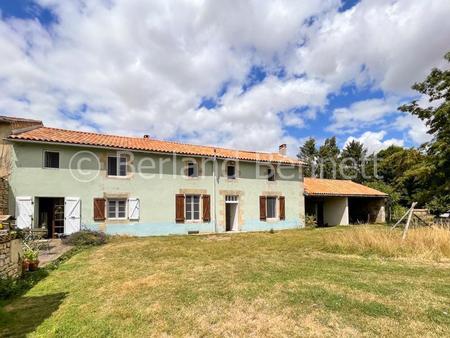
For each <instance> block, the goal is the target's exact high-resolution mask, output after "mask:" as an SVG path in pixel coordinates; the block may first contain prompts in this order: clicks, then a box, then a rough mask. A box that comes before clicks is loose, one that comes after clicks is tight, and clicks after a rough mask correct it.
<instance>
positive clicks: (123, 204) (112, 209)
mask: <svg viewBox="0 0 450 338" xmlns="http://www.w3.org/2000/svg"><path fill="white" fill-rule="evenodd" d="M126 209H127V200H125V199H110V200H108V218H109V219H125V218H126V215H127V213H126Z"/></svg>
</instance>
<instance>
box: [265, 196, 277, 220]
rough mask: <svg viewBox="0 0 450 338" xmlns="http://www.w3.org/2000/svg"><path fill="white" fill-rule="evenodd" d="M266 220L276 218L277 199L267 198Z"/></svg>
mask: <svg viewBox="0 0 450 338" xmlns="http://www.w3.org/2000/svg"><path fill="white" fill-rule="evenodd" d="M266 203H267V218H277V198H276V197H267V198H266Z"/></svg>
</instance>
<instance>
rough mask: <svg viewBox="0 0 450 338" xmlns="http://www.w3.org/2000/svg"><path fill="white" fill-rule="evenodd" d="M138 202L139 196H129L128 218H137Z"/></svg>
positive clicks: (136, 219)
mask: <svg viewBox="0 0 450 338" xmlns="http://www.w3.org/2000/svg"><path fill="white" fill-rule="evenodd" d="M140 209H141V206H140V202H139V198H129V199H128V219H129V220H133V221H138V220H139V213H140Z"/></svg>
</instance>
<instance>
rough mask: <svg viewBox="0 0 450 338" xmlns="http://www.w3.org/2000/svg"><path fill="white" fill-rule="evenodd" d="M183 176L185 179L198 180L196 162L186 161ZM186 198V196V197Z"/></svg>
mask: <svg viewBox="0 0 450 338" xmlns="http://www.w3.org/2000/svg"><path fill="white" fill-rule="evenodd" d="M185 168H186V170H185V175H186V177H187V178H198V162H197V161H192V160H189V161H186V166H185ZM190 169H192V175H189V170H190ZM186 196H187V195H186Z"/></svg>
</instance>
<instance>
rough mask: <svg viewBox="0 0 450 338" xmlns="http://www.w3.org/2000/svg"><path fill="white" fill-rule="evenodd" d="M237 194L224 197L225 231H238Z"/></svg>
mask: <svg viewBox="0 0 450 338" xmlns="http://www.w3.org/2000/svg"><path fill="white" fill-rule="evenodd" d="M238 205H239V204H238V196H226V198H225V231H238Z"/></svg>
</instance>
